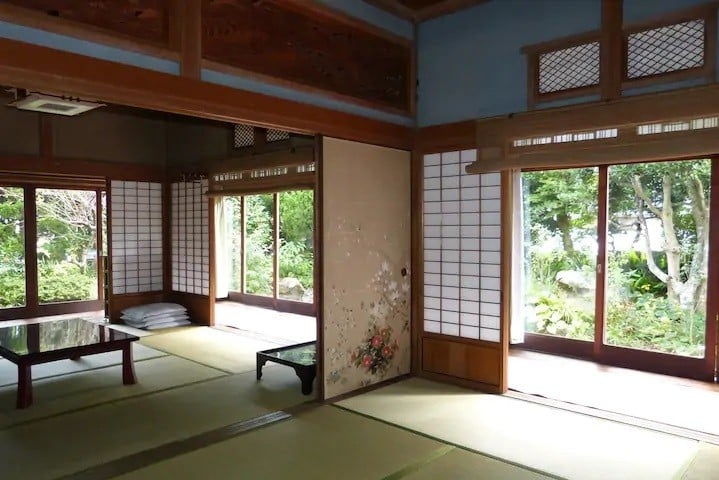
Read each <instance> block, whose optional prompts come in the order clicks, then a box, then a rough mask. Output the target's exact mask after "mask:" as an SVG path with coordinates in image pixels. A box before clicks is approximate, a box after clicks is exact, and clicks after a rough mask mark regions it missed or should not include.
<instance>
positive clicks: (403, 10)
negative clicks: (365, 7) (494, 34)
mask: <svg viewBox="0 0 719 480" xmlns="http://www.w3.org/2000/svg"><path fill="white" fill-rule="evenodd" d="M365 1H366V2H367V3H370V4H372V5H374V6H375V7H378V8H381V9H382V10H385V11H387V12H389V13H391V14H393V15H397V16H398V17H400V18H404V19H405V20H410V21H412V22H423V21H425V20H429V19H432V18H436V17H441V16H442V15H449V14H450V13H454V12H457V11H459V10H463V9H465V8H469V7H473V6H475V5H479V4H481V3H486V2H488V1H489V0H438V1H435V2H429V4H428V5H426V6H422V7H419V6H418V7H419V8H412V7H411V6H408V5H405V4H404V2H400V1H398V0H365Z"/></svg>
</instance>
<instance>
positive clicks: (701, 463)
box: [681, 443, 719, 480]
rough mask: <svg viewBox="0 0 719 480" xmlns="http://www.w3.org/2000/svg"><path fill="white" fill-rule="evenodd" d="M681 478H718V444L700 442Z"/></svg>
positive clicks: (713, 479) (711, 479)
mask: <svg viewBox="0 0 719 480" xmlns="http://www.w3.org/2000/svg"><path fill="white" fill-rule="evenodd" d="M681 479H682V480H717V479H719V446H716V445H712V444H710V443H701V444H700V446H699V450H698V451H697V454H696V456H695V457H694V458H693V459H692V461H691V463H690V464H689V465H688V466H687V469H686V471H685V472H684V474H683V475H682V477H681Z"/></svg>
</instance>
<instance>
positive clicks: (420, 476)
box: [397, 448, 553, 480]
mask: <svg viewBox="0 0 719 480" xmlns="http://www.w3.org/2000/svg"><path fill="white" fill-rule="evenodd" d="M397 477H399V475H398V476H397ZM402 478H404V479H406V480H436V479H439V478H446V479H452V480H465V479H466V480H470V479H471V480H476V479H487V480H549V479H552V478H553V477H548V476H546V475H541V474H539V473H535V472H531V471H529V470H525V469H523V468H520V467H517V466H515V465H511V464H509V463H505V462H501V461H499V460H495V459H493V458H489V457H485V456H484V455H478V454H476V453H472V452H468V451H466V450H462V449H459V448H455V449H454V450H452V451H451V452H449V453H447V454H446V455H442V456H440V457H438V458H437V459H435V460H433V461H431V462H429V463H427V464H426V465H423V466H421V467H420V468H417V469H413V471H412V472H408V473H407V475H405V476H402Z"/></svg>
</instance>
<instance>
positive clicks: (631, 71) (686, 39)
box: [627, 19, 705, 79]
mask: <svg viewBox="0 0 719 480" xmlns="http://www.w3.org/2000/svg"><path fill="white" fill-rule="evenodd" d="M704 27H705V26H704V20H703V19H699V20H690V21H688V22H682V23H677V24H674V25H668V26H665V27H661V28H654V29H652V30H645V31H643V32H638V33H633V34H631V35H629V37H628V39H627V78H630V79H632V78H642V77H649V76H652V75H659V74H662V73H669V72H676V71H680V70H689V69H691V68H698V67H702V66H703V65H704V36H705V28H704Z"/></svg>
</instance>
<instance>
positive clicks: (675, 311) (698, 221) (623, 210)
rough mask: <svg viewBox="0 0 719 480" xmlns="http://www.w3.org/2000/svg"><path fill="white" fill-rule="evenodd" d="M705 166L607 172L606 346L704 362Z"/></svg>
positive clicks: (683, 163)
mask: <svg viewBox="0 0 719 480" xmlns="http://www.w3.org/2000/svg"><path fill="white" fill-rule="evenodd" d="M710 174H711V161H710V160H688V161H678V162H662V163H648V164H637V165H619V166H614V167H610V168H609V212H608V218H609V236H608V238H607V316H606V327H605V328H606V331H605V342H606V343H607V344H608V345H615V346H620V347H627V348H635V349H643V350H652V351H657V352H663V353H672V354H676V355H685V356H692V357H703V356H704V345H705V326H706V296H707V267H708V263H709V193H710V192H709V190H710V189H709V187H710Z"/></svg>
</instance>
